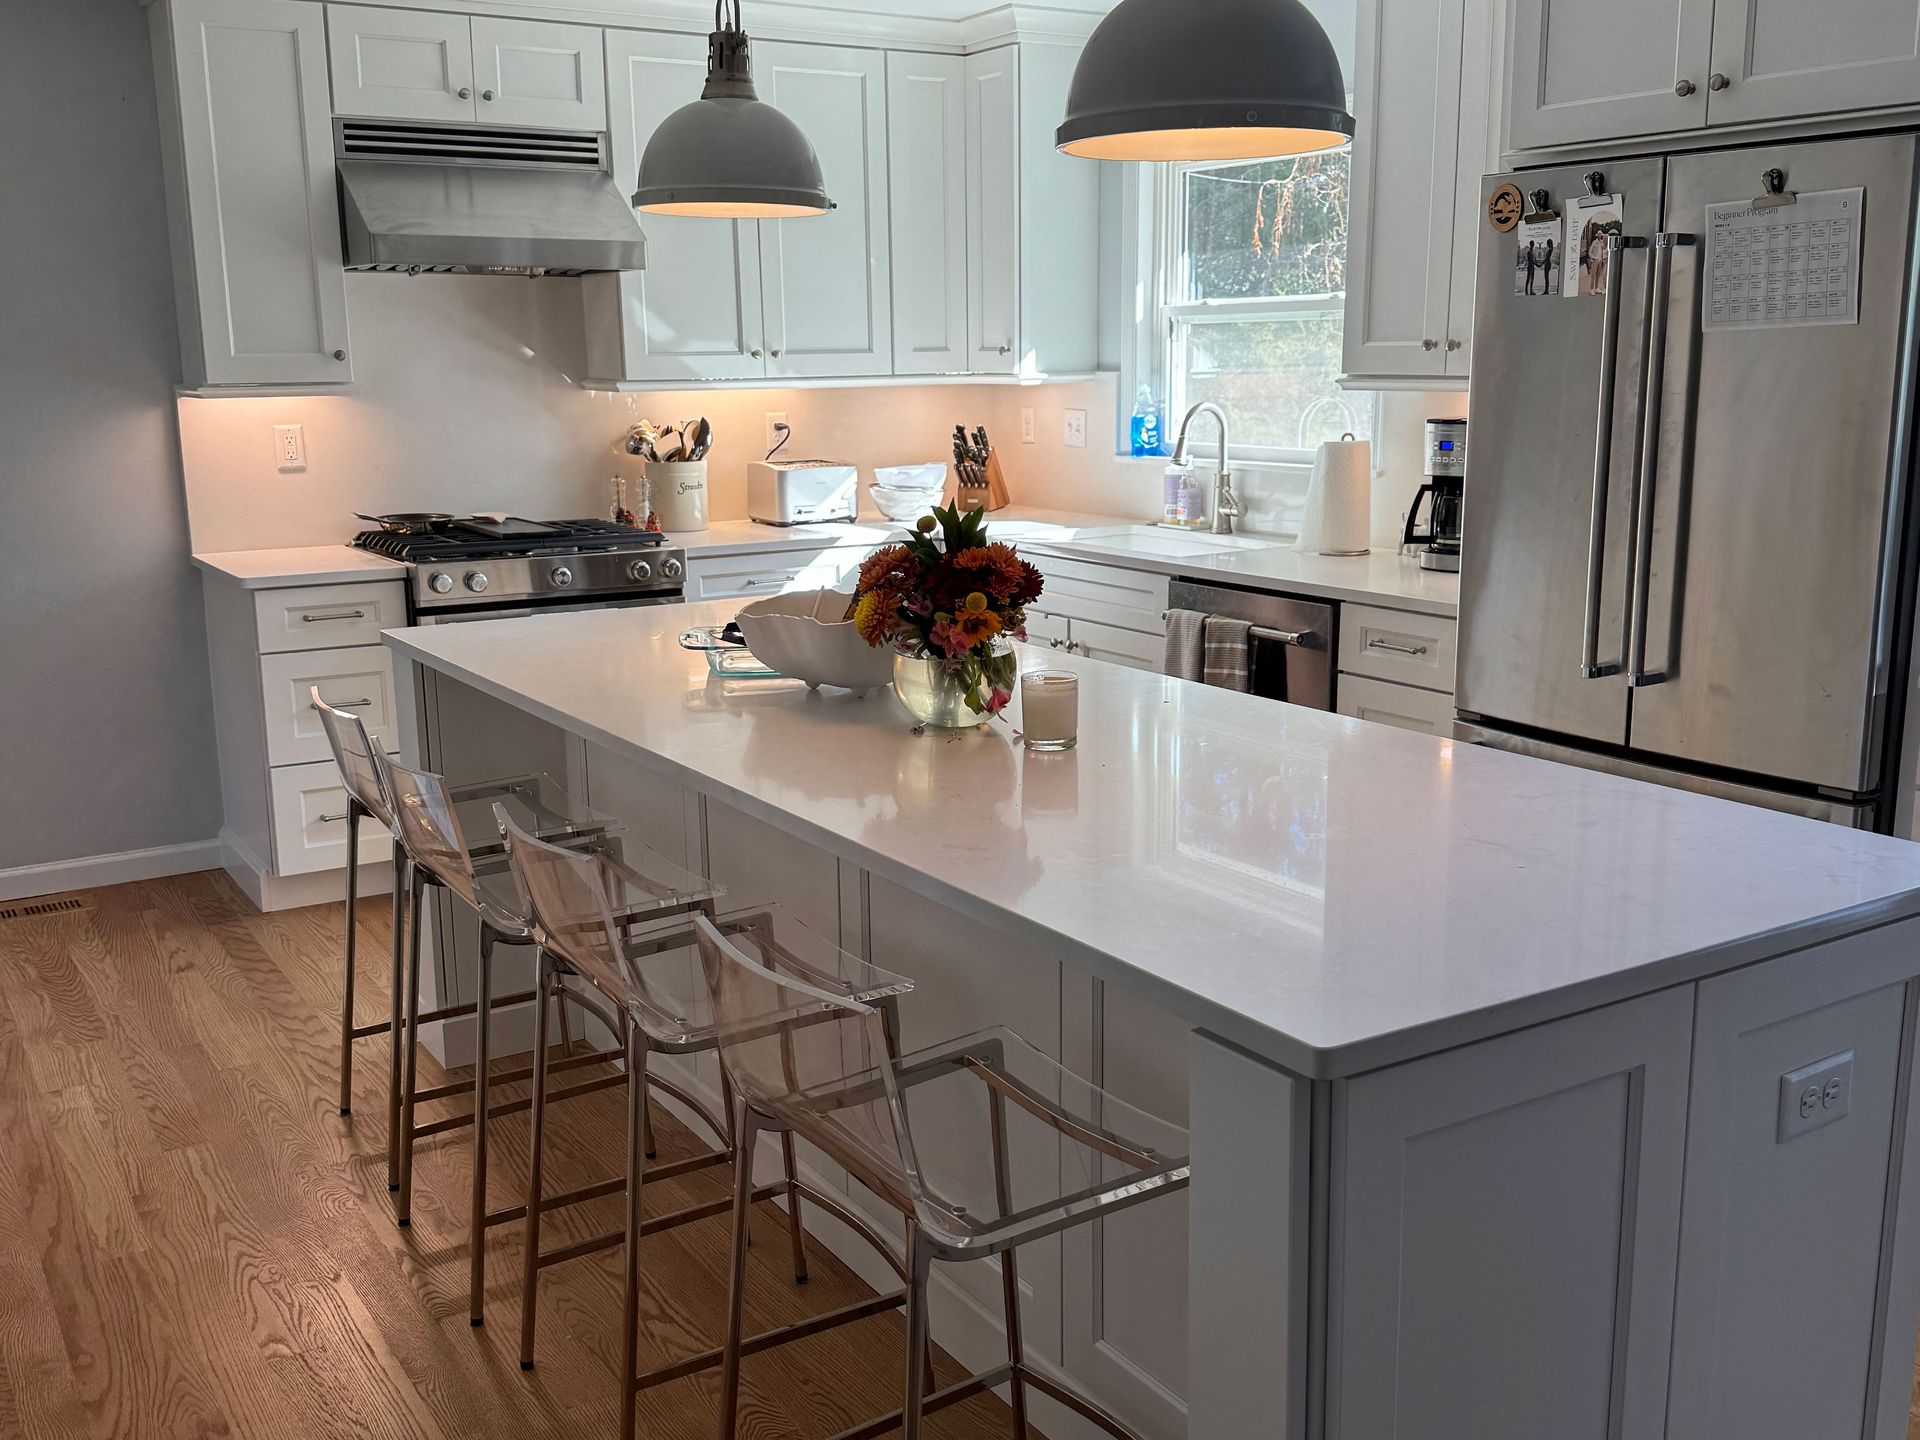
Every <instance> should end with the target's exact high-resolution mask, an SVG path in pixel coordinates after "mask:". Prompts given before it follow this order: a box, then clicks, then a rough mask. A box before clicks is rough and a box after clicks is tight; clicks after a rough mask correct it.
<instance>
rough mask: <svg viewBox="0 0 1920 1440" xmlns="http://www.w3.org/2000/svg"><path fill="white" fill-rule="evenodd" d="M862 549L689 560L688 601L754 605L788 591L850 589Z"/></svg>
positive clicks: (864, 551) (863, 554)
mask: <svg viewBox="0 0 1920 1440" xmlns="http://www.w3.org/2000/svg"><path fill="white" fill-rule="evenodd" d="M870 553H871V551H870V550H869V549H868V547H867V546H865V545H836V546H834V547H832V548H831V549H822V550H783V551H780V552H779V553H777V554H773V555H769V554H767V553H766V552H765V551H764V550H762V551H755V552H751V553H749V554H745V555H710V556H702V555H693V556H690V557H688V560H687V599H688V600H758V599H761V598H763V597H765V596H768V595H780V594H784V593H786V592H787V591H789V590H839V589H851V581H852V579H853V577H854V576H855V575H857V574H858V573H859V571H860V565H861V562H863V561H864V560H865V559H866V558H867V556H868V555H869V554H870Z"/></svg>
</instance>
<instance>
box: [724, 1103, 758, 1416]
mask: <svg viewBox="0 0 1920 1440" xmlns="http://www.w3.org/2000/svg"><path fill="white" fill-rule="evenodd" d="M728 1118H729V1119H732V1112H731V1111H729V1112H728ZM738 1135H739V1139H738V1140H737V1142H736V1143H735V1145H734V1148H733V1270H732V1275H731V1278H730V1279H729V1280H728V1282H727V1338H726V1344H725V1358H724V1359H723V1360H722V1362H721V1376H720V1440H733V1437H734V1427H735V1425H736V1423H737V1421H738V1419H739V1415H740V1332H741V1328H742V1321H743V1320H744V1319H745V1316H746V1309H747V1234H748V1229H749V1226H748V1222H749V1220H750V1219H751V1218H752V1215H753V1152H754V1148H755V1147H756V1146H757V1145H758V1144H759V1143H760V1121H759V1117H758V1116H756V1115H755V1114H754V1112H753V1107H752V1106H748V1107H747V1109H746V1119H745V1121H744V1123H742V1124H740V1125H739V1127H738Z"/></svg>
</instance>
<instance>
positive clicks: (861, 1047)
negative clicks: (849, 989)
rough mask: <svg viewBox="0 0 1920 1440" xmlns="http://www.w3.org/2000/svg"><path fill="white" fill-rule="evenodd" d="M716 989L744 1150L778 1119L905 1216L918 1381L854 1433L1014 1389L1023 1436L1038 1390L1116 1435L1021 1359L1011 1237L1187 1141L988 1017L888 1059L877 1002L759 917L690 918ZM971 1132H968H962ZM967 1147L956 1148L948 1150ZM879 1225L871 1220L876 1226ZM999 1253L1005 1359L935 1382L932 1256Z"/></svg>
mask: <svg viewBox="0 0 1920 1440" xmlns="http://www.w3.org/2000/svg"><path fill="white" fill-rule="evenodd" d="M693 926H694V930H695V934H696V936H697V937H698V941H699V945H700V950H701V955H702V959H703V961H704V962H705V970H706V974H707V978H708V981H709V984H710V985H711V988H712V1000H713V1010H714V1018H715V1026H716V1031H717V1033H718V1036H719V1041H720V1056H721V1061H722V1064H723V1065H724V1066H725V1068H726V1072H727V1074H728V1075H729V1076H730V1077H731V1080H732V1084H733V1089H734V1091H735V1092H736V1093H737V1094H738V1096H739V1097H740V1100H741V1102H742V1108H743V1111H744V1120H743V1123H742V1126H741V1135H740V1141H739V1144H740V1150H741V1153H742V1154H747V1153H751V1151H752V1148H753V1145H754V1143H755V1139H756V1137H757V1136H758V1135H759V1134H760V1133H761V1132H762V1131H764V1130H768V1129H772V1130H779V1131H786V1132H789V1133H791V1134H797V1135H799V1136H800V1137H801V1138H802V1139H805V1140H807V1141H809V1142H810V1143H812V1144H813V1145H816V1146H818V1147H819V1148H820V1149H821V1150H822V1151H823V1152H824V1153H825V1154H826V1155H827V1157H828V1158H829V1159H831V1160H833V1161H834V1162H835V1163H837V1164H839V1165H841V1166H842V1167H843V1168H845V1169H846V1171H847V1172H848V1174H850V1175H851V1176H852V1177H853V1178H854V1179H855V1180H857V1181H859V1182H860V1184H861V1185H863V1186H864V1187H865V1188H866V1189H867V1190H869V1191H870V1192H872V1194H873V1195H874V1196H875V1197H877V1198H878V1199H879V1200H881V1201H882V1202H884V1203H885V1204H887V1205H888V1206H890V1207H892V1208H893V1209H895V1210H897V1211H898V1212H899V1213H900V1214H901V1215H902V1216H904V1217H905V1219H906V1223H907V1254H906V1257H905V1262H904V1264H902V1262H901V1261H900V1260H898V1259H896V1258H895V1257H894V1256H893V1255H892V1253H891V1250H890V1249H884V1250H883V1253H884V1254H885V1255H886V1258H887V1260H888V1262H889V1263H890V1264H892V1265H893V1267H894V1268H895V1269H896V1270H897V1271H900V1272H901V1273H902V1274H903V1277H904V1279H905V1282H906V1290H905V1303H906V1310H907V1356H908V1360H907V1367H906V1368H907V1378H906V1386H905V1391H906V1393H905V1400H904V1403H903V1405H902V1407H901V1409H900V1410H897V1411H895V1412H894V1413H892V1414H890V1415H886V1416H883V1417H881V1418H879V1419H877V1420H874V1421H872V1422H870V1423H868V1424H864V1425H859V1426H855V1427H854V1428H853V1429H850V1430H846V1431H843V1432H842V1433H841V1435H840V1436H839V1437H838V1440H871V1437H874V1436H878V1435H882V1434H885V1433H886V1432H887V1431H889V1430H892V1429H894V1428H895V1427H899V1428H900V1429H901V1431H902V1433H903V1436H904V1440H921V1436H922V1433H923V1426H924V1423H925V1418H926V1416H928V1415H931V1414H933V1413H935V1412H937V1411H940V1410H944V1409H946V1408H947V1407H948V1406H950V1405H954V1404H957V1403H959V1402H960V1401H962V1400H966V1399H969V1398H971V1397H972V1396H975V1395H979V1394H981V1393H983V1392H985V1391H987V1390H991V1389H997V1388H998V1387H1000V1386H1003V1385H1004V1386H1006V1387H1008V1389H1009V1392H1010V1396H1011V1403H1012V1410H1013V1426H1012V1429H1013V1434H1014V1435H1015V1436H1017V1437H1020V1440H1025V1436H1026V1434H1027V1428H1026V1421H1027V1391H1028V1390H1029V1389H1032V1390H1036V1391H1039V1392H1041V1393H1042V1394H1044V1395H1047V1396H1049V1397H1050V1398H1052V1399H1053V1400H1056V1401H1058V1402H1059V1403H1060V1404H1062V1405H1064V1406H1066V1407H1067V1408H1068V1409H1070V1410H1072V1411H1074V1412H1075V1413H1077V1414H1078V1415H1080V1416H1081V1417H1083V1418H1084V1419H1086V1420H1088V1421H1090V1422H1092V1423H1093V1424H1094V1425H1096V1426H1098V1427H1099V1428H1100V1429H1102V1430H1105V1431H1106V1432H1107V1433H1108V1434H1110V1435H1115V1436H1119V1437H1122V1440H1137V1437H1136V1436H1135V1435H1134V1432H1132V1431H1130V1430H1128V1429H1127V1428H1126V1426H1125V1425H1123V1424H1122V1423H1121V1422H1120V1421H1119V1420H1118V1419H1116V1418H1115V1417H1114V1416H1112V1415H1110V1414H1108V1413H1107V1412H1106V1411H1104V1410H1103V1409H1101V1408H1100V1407H1099V1406H1097V1405H1095V1404H1094V1403H1093V1402H1092V1401H1091V1400H1089V1399H1087V1398H1086V1397H1085V1396H1082V1395H1080V1394H1078V1393H1076V1392H1074V1391H1072V1390H1070V1389H1068V1388H1066V1387H1065V1386H1062V1385H1061V1384H1059V1383H1058V1382H1057V1381H1055V1380H1054V1379H1052V1378H1051V1377H1050V1376H1048V1375H1046V1374H1045V1373H1044V1372H1042V1371H1040V1370H1038V1369H1035V1368H1034V1367H1032V1366H1031V1365H1029V1364H1028V1363H1027V1359H1026V1350H1025V1346H1024V1343H1023V1340H1022V1335H1021V1329H1020V1281H1019V1273H1018V1270H1017V1268H1016V1262H1015V1256H1014V1251H1015V1247H1016V1246H1018V1245H1021V1244H1024V1243H1026V1242H1028V1241H1032V1240H1038V1239H1041V1238H1042V1237H1044V1236H1048V1235H1054V1234H1057V1233H1059V1232H1060V1231H1063V1230H1067V1229H1070V1228H1072V1227H1073V1226H1076V1225H1084V1224H1087V1223H1089V1222H1090V1221H1093V1220H1096V1219H1099V1218H1101V1217H1102V1216H1106V1215H1111V1214H1114V1213H1115V1212H1117V1211H1119V1210H1123V1209H1126V1208H1128V1207H1130V1206H1133V1205H1138V1204H1141V1203H1142V1202H1144V1201H1146V1200H1150V1199H1152V1198H1154V1197H1156V1196H1160V1195H1169V1194H1172V1193H1174V1192H1175V1191H1178V1190H1182V1189H1184V1188H1186V1185H1187V1180H1188V1167H1187V1161H1186V1158H1185V1156H1186V1152H1187V1136H1186V1132H1185V1131H1184V1130H1182V1129H1181V1128H1180V1127H1179V1126H1176V1125H1173V1124H1170V1123H1168V1122H1167V1121H1164V1120H1159V1119H1156V1118H1155V1117H1153V1116H1150V1115H1148V1114H1146V1113H1144V1112H1143V1111H1140V1110H1137V1109H1134V1108H1133V1107H1131V1106H1129V1105H1126V1104H1124V1103H1123V1102H1121V1101H1119V1100H1117V1099H1115V1098H1114V1097H1113V1096H1111V1095H1108V1094H1106V1093H1104V1092H1103V1091H1101V1090H1099V1089H1098V1088H1096V1087H1095V1086H1093V1085H1091V1084H1089V1083H1088V1082H1087V1081H1085V1080H1082V1079H1080V1078H1079V1077H1078V1076H1076V1075H1074V1074H1072V1073H1071V1072H1070V1071H1067V1070H1065V1069H1062V1068H1061V1067H1060V1066H1059V1065H1058V1064H1056V1063H1055V1062H1053V1061H1052V1060H1050V1059H1048V1058H1047V1057H1046V1056H1045V1055H1043V1054H1041V1053H1040V1052H1039V1051H1038V1050H1036V1049H1034V1047H1033V1046H1031V1045H1029V1044H1027V1043H1026V1042H1025V1041H1024V1040H1022V1039H1020V1037H1019V1036H1017V1035H1015V1034H1014V1033H1013V1032H1012V1031H1010V1030H1003V1029H997V1030H988V1031H983V1032H981V1033H979V1034H976V1035H970V1036H966V1037H964V1038H962V1039H957V1040H953V1041H949V1042H947V1043H945V1044H942V1045H936V1046H934V1047H932V1048H930V1049H925V1050H920V1051H917V1052H915V1053H912V1054H908V1055H904V1056H900V1057H898V1058H895V1057H894V1055H893V1054H892V1053H891V1041H890V1038H889V1035H888V1032H887V1028H886V1026H885V1025H884V1024H883V1022H882V1019H881V1016H880V1014H879V1012H878V1011H876V1010H875V1009H873V1007H871V1006H868V1005H863V1004H861V1003H859V1002H858V1001H857V1000H856V999H852V998H850V997H848V996H846V995H842V994H836V993H834V992H833V991H832V990H830V989H826V988H822V987H820V986H817V985H813V984H810V983H807V982H806V981H804V980H802V979H800V978H798V977H796V976H795V975H793V974H791V973H789V972H783V971H782V970H781V969H780V968H779V967H778V966H775V965H770V964H768V963H767V962H768V959H769V955H770V947H769V946H768V944H767V943H766V939H765V937H764V936H762V935H761V934H760V933H758V932H757V931H755V930H754V929H753V928H752V927H736V928H733V929H731V930H729V931H728V932H727V933H725V934H722V932H721V931H719V930H718V929H716V928H715V927H714V926H713V925H712V924H711V923H709V922H707V921H706V920H704V919H700V918H696V919H695V920H694V921H693ZM915 1115H917V1116H920V1117H922V1118H923V1120H927V1121H928V1122H929V1124H932V1123H933V1122H934V1121H936V1120H937V1130H938V1133H939V1134H940V1137H941V1141H942V1144H941V1147H940V1153H938V1154H937V1155H936V1154H932V1153H924V1152H922V1151H921V1150H919V1149H917V1148H916V1146H915V1143H914V1138H915V1137H914V1131H913V1128H912V1126H911V1124H910V1120H911V1118H912V1117H913V1116H915ZM962 1137H964V1138H962ZM956 1149H958V1150H960V1151H961V1153H954V1152H955V1151H956ZM750 1198H751V1184H750V1181H749V1179H748V1178H746V1169H745V1167H741V1169H740V1170H739V1171H738V1172H737V1174H736V1184H735V1188H734V1235H733V1276H732V1285H731V1292H730V1297H729V1304H728V1321H727V1344H726V1362H725V1373H724V1379H723V1382H722V1391H721V1427H720V1434H721V1437H722V1440H731V1437H732V1436H733V1434H734V1428H735V1423H736V1419H737V1416H738V1413H739V1399H740V1363H741V1359H742V1356H743V1355H746V1354H750V1353H752V1347H750V1346H749V1345H746V1344H744V1343H743V1342H742V1339H741V1333H740V1332H741V1320H742V1314H743V1309H744V1304H745V1292H746V1258H747V1220H748V1213H749V1201H750ZM869 1233H870V1232H869ZM989 1256H998V1257H999V1260H1000V1276H1001V1285H1002V1291H1003V1297H1004V1303H1005V1308H1006V1333H1007V1361H1006V1363H1005V1364H1004V1365H1001V1366H999V1367H997V1368H995V1369H993V1370H990V1371H987V1372H985V1373H984V1374H979V1375H972V1376H969V1377H968V1378H967V1379H965V1380H963V1381H961V1382H959V1383H958V1384H955V1385H950V1386H948V1387H946V1388H945V1389H943V1390H940V1391H938V1392H935V1393H932V1394H929V1393H928V1386H929V1384H930V1383H931V1379H932V1366H931V1365H930V1364H929V1363H928V1361H927V1355H928V1337H929V1324H928V1314H927V1300H928V1296H927V1289H928V1283H929V1277H930V1273H931V1269H932V1266H933V1263H934V1262H935V1261H936V1260H938V1261H963V1260H984V1259H986V1258H988V1257H989Z"/></svg>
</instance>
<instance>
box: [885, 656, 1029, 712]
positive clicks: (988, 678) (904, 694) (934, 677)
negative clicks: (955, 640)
mask: <svg viewBox="0 0 1920 1440" xmlns="http://www.w3.org/2000/svg"><path fill="white" fill-rule="evenodd" d="M1018 669H1019V664H1018V661H1017V659H1016V658H1015V656H1014V653H1013V647H1012V646H1011V645H1009V644H1007V643H1005V642H1004V641H996V642H994V644H993V645H992V646H991V647H990V648H989V651H988V653H987V654H986V655H984V656H977V655H976V656H969V657H968V658H967V660H966V662H965V663H964V664H961V665H954V664H952V663H951V662H949V661H946V660H939V659H934V658H932V657H930V656H925V655H895V656H894V657H893V693H894V694H896V695H898V696H899V697H900V703H901V704H902V705H904V706H906V707H907V713H908V714H910V715H912V716H913V718H914V720H915V721H916V722H918V723H919V724H921V725H928V726H932V727H935V728H937V729H942V730H965V729H970V728H971V727H973V726H975V725H979V724H982V723H984V722H985V721H987V720H988V719H990V718H991V715H990V714H989V712H988V710H987V708H986V707H987V705H988V703H989V701H990V698H991V696H992V694H993V692H994V690H995V689H996V688H998V689H1001V690H1006V691H1009V692H1010V691H1011V689H1012V687H1013V684H1014V681H1015V680H1016V679H1017V678H1018V674H1017V672H1018Z"/></svg>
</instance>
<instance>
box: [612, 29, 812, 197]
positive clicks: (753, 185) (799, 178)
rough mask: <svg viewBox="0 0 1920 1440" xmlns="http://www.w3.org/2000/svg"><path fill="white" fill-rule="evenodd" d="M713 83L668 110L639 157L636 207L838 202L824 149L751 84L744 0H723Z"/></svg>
mask: <svg viewBox="0 0 1920 1440" xmlns="http://www.w3.org/2000/svg"><path fill="white" fill-rule="evenodd" d="M713 30H714V33H713V35H712V38H711V39H710V40H709V41H708V42H707V87H706V90H705V91H704V92H703V93H702V95H701V97H700V98H699V99H698V100H696V101H694V102H693V103H692V104H691V105H683V106H681V107H680V109H678V110H676V111H674V112H673V114H671V115H669V116H668V117H667V118H666V120H665V121H664V122H662V124H661V126H660V128H659V129H658V130H656V131H654V132H653V138H652V139H651V140H649V141H648V142H647V150H646V154H644V155H643V156H641V157H640V188H639V189H638V190H637V191H635V192H634V197H633V208H634V209H636V210H643V211H646V212H647V213H649V214H652V215H695V216H703V217H706V218H708V219H714V220H788V219H794V218H796V217H800V216H806V215H824V214H826V213H827V211H829V210H831V209H833V202H832V201H831V200H829V199H828V198H827V180H826V176H825V175H824V174H823V173H822V172H821V169H820V157H819V156H818V155H816V154H815V153H814V150H813V146H812V144H810V143H809V142H808V140H807V137H806V136H805V135H804V134H802V133H801V131H800V127H799V126H798V125H796V124H794V123H793V121H792V120H790V119H788V118H787V117H786V116H785V115H783V114H781V113H780V112H779V111H778V110H776V109H774V107H773V106H771V105H769V104H767V103H766V102H765V101H763V100H762V99H761V98H760V96H759V93H758V92H757V91H755V89H754V88H753V56H752V43H751V42H750V41H749V40H748V39H747V32H746V31H745V30H744V29H742V28H741V24H740V0H718V3H716V4H715V6H714V12H713Z"/></svg>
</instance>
